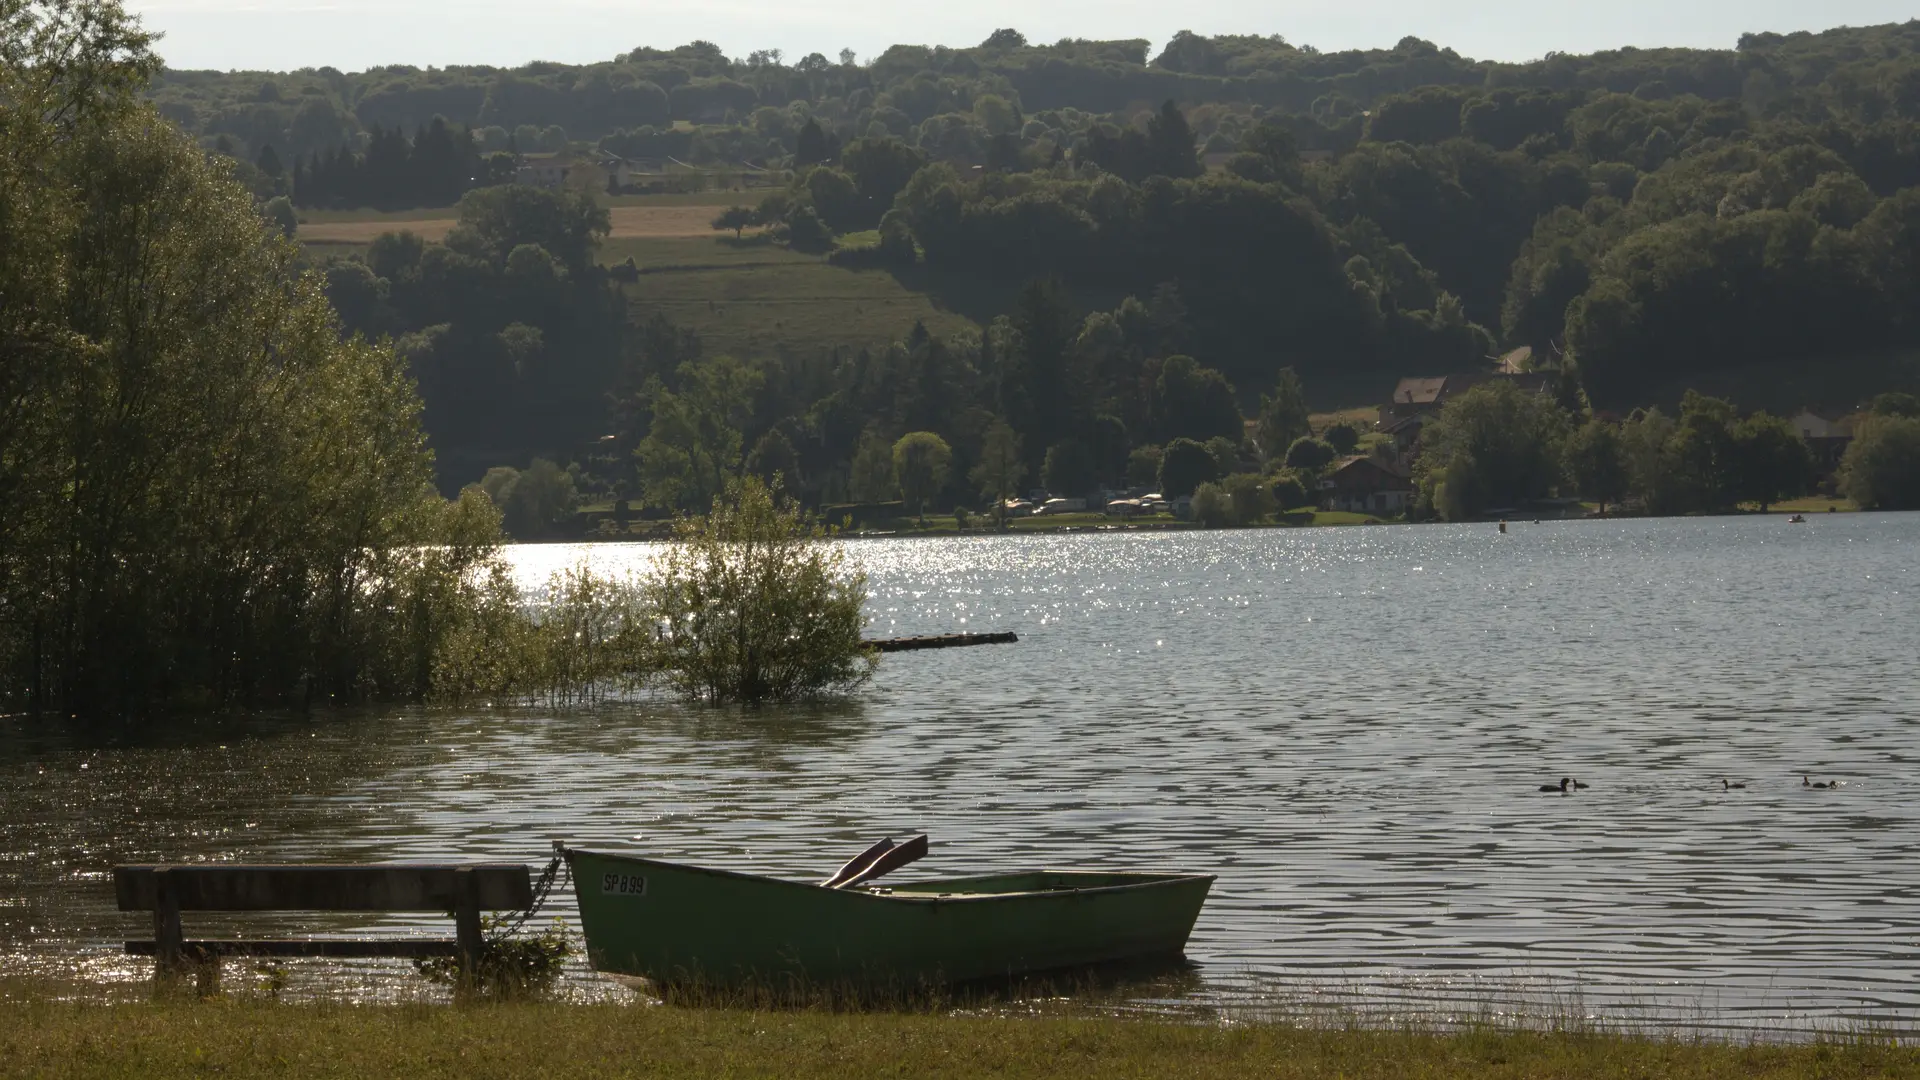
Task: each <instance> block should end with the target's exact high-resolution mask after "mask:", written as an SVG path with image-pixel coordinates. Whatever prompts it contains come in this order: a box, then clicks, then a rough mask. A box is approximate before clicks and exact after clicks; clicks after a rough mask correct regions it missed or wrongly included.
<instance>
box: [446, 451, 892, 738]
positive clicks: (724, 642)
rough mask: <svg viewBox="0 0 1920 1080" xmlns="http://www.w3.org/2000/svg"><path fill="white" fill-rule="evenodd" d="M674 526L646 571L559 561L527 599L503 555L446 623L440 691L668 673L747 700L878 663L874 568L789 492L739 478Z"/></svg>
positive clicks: (812, 686)
mask: <svg viewBox="0 0 1920 1080" xmlns="http://www.w3.org/2000/svg"><path fill="white" fill-rule="evenodd" d="M676 539H677V542H676V543H673V544H669V545H665V546H663V547H662V548H661V549H660V555H659V558H658V559H657V560H655V562H654V564H653V566H652V568H651V570H650V571H649V572H648V573H646V574H644V575H641V576H639V577H637V578H628V579H622V580H616V579H612V578H608V577H605V576H602V575H599V574H596V573H594V572H593V571H592V570H591V569H589V568H587V567H585V566H581V567H576V568H573V569H569V570H563V571H561V572H559V573H557V574H555V575H554V576H553V577H552V579H550V580H549V581H548V583H547V586H546V589H545V595H544V597H541V598H537V601H536V602H532V603H529V602H528V601H527V600H526V599H525V598H523V597H522V596H521V595H520V593H519V591H518V590H517V589H516V588H515V587H514V585H513V583H512V581H511V580H510V579H509V578H508V577H507V575H506V572H505V569H504V567H503V566H500V565H499V564H497V563H496V564H495V565H494V566H493V567H491V573H492V577H491V580H490V582H489V585H488V587H487V589H486V590H485V591H484V597H483V599H482V602H481V603H479V604H477V605H476V606H475V607H474V608H472V609H471V610H470V611H468V612H467V613H466V614H465V617H464V620H463V622H462V623H461V625H460V626H459V627H458V628H457V629H456V630H455V631H454V632H453V633H452V634H450V635H449V640H448V647H447V648H446V649H445V650H444V651H443V653H442V654H441V656H440V658H439V664H438V667H437V669H436V672H435V679H434V686H435V694H436V696H438V697H440V698H442V699H448V700H474V699H482V698H484V699H490V700H502V699H505V700H532V701H542V702H545V703H549V704H562V705H564V704H585V703H591V702H594V701H597V700H600V699H602V698H605V697H608V696H611V695H614V694H619V693H623V692H630V691H635V690H641V689H645V688H648V687H663V688H666V689H669V690H671V691H674V692H676V693H678V694H679V696H681V697H682V698H684V699H686V700H688V701H694V702H700V703H704V704H710V705H749V706H752V705H760V704H764V703H768V702H779V701H798V700H806V699H812V698H819V697H828V696H835V695H840V694H844V693H848V692H850V691H852V690H855V689H857V688H859V687H860V686H861V685H862V684H863V683H865V682H866V681H867V679H868V678H869V677H870V676H871V675H872V673H873V669H874V667H875V665H876V663H877V662H878V654H876V653H874V652H873V651H872V650H871V649H869V648H868V647H867V646H866V645H864V644H863V643H862V642H861V639H860V632H861V628H862V626H863V624H864V616H863V614H862V607H863V605H864V604H865V603H866V578H865V576H864V575H863V574H861V573H859V572H857V571H853V570H850V569H849V568H848V567H847V566H846V563H845V553H844V552H843V551H842V550H841V549H840V548H839V547H837V546H834V545H831V544H828V543H826V542H825V541H826V539H827V534H826V533H825V531H824V530H823V529H821V528H820V527H819V526H817V525H816V524H814V523H813V522H812V521H811V520H810V519H809V518H807V517H806V516H805V515H804V514H802V513H801V511H800V508H799V506H798V505H797V504H796V503H794V502H793V501H792V500H790V499H787V498H784V497H782V496H781V495H780V494H779V493H778V492H777V491H776V490H775V489H773V488H770V487H768V486H767V485H766V484H765V483H763V482H761V481H760V480H758V479H756V478H754V477H748V478H746V479H744V480H739V481H734V482H732V483H731V484H730V485H729V486H728V488H727V491H726V492H725V493H724V494H722V495H716V496H715V497H714V500H713V505H712V509H711V512H710V513H709V514H708V515H706V516H704V517H691V518H687V519H684V520H683V521H682V522H681V523H680V525H679V527H678V531H677V537H676Z"/></svg>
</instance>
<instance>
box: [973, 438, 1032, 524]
mask: <svg viewBox="0 0 1920 1080" xmlns="http://www.w3.org/2000/svg"><path fill="white" fill-rule="evenodd" d="M1025 475H1026V463H1025V461H1023V460H1022V459H1021V456H1020V436H1019V435H1016V434H1015V433H1014V430H1013V429H1012V428H1011V427H1008V426H1007V422H1006V421H1005V420H1002V419H1000V418H999V417H994V419H993V422H992V423H991V424H989V425H987V430H986V433H985V434H984V435H983V436H981V439H980V460H979V461H977V462H975V463H974V466H973V471H972V472H971V473H969V474H968V477H967V478H968V479H969V480H972V481H973V486H974V490H976V491H978V492H979V493H980V494H981V495H983V496H985V497H986V498H989V499H992V500H993V501H994V502H995V503H996V504H998V503H999V502H1001V501H1002V500H1004V499H1006V498H1007V496H1009V495H1012V494H1013V493H1014V492H1015V491H1017V490H1019V487H1020V481H1021V479H1022V478H1023V477H1024V476H1025Z"/></svg>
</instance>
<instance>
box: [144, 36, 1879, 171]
mask: <svg viewBox="0 0 1920 1080" xmlns="http://www.w3.org/2000/svg"><path fill="white" fill-rule="evenodd" d="M1912 36H1913V28H1912V26H1911V25H1909V26H1908V27H1903V28H1899V29H1898V30H1897V31H1894V32H1892V33H1891V34H1890V33H1889V32H1888V31H1887V30H1886V29H1884V28H1882V29H1878V30H1874V29H1869V30H1840V31H1834V32H1831V33H1827V34H1820V35H1810V34H1793V35H1788V36H1784V37H1783V36H1781V35H1776V34H1755V35H1747V36H1745V37H1743V38H1741V40H1740V42H1739V46H1738V48H1736V49H1732V50H1702V49H1631V48H1629V49H1622V50H1618V51H1613V52H1604V53H1596V54H1593V55H1591V56H1573V55H1566V54H1555V55H1552V56H1549V57H1547V58H1545V59H1543V60H1539V61H1534V62H1531V63H1524V64H1500V63H1493V62H1488V61H1475V60H1472V59H1469V58H1466V57H1462V56H1460V55H1459V54H1457V53H1455V52H1454V51H1453V50H1451V49H1446V48H1443V47H1440V46H1438V45H1435V44H1433V43H1431V42H1426V41H1422V40H1420V39H1418V38H1406V39H1404V40H1402V41H1400V42H1399V43H1398V44H1397V45H1395V46H1394V47H1393V48H1391V49H1370V50H1352V51H1347V52H1339V53H1322V52H1320V51H1319V50H1317V49H1314V48H1312V47H1311V46H1309V45H1304V44H1303V45H1294V44H1291V43H1289V42H1287V41H1285V40H1284V39H1282V38H1280V37H1278V36H1270V37H1262V36H1255V35H1227V36H1220V37H1212V38H1207V37H1201V36H1199V35H1195V34H1191V33H1186V32H1182V33H1180V34H1178V35H1176V36H1175V37H1174V38H1173V39H1172V40H1170V41H1169V42H1167V43H1166V45H1165V46H1164V47H1163V48H1161V49H1160V51H1159V52H1158V53H1157V54H1155V53H1154V52H1153V49H1152V46H1151V43H1149V42H1147V41H1144V40H1138V39H1135V40H1120V41H1087V40H1079V39H1074V40H1062V41H1059V42H1056V43H1053V44H1043V43H1035V42H1029V41H1027V40H1026V39H1025V37H1024V36H1023V35H1021V34H1019V33H1018V32H1016V31H1013V30H1001V31H998V32H996V33H994V34H993V35H992V36H990V37H989V38H988V39H987V40H986V41H984V42H982V43H981V44H979V45H977V46H974V47H971V48H946V47H932V48H929V47H924V46H912V45H897V46H894V47H893V48H891V49H888V50H887V51H886V52H884V53H882V54H881V55H880V56H878V57H874V58H872V59H871V60H869V61H868V62H867V63H864V64H861V63H857V62H856V58H855V57H854V56H853V55H852V53H850V52H845V51H843V52H842V53H841V55H840V56H839V57H838V58H837V59H829V58H828V57H826V56H823V55H820V54H818V53H815V54H810V55H808V56H805V57H801V58H797V59H795V60H792V61H788V59H787V58H785V57H783V56H782V55H781V54H780V53H779V52H778V51H777V50H769V51H762V52H755V53H752V54H750V55H748V56H746V57H744V58H729V57H727V56H725V55H724V54H722V53H721V51H720V50H719V49H718V48H716V47H715V46H713V45H711V44H708V43H705V42H694V43H693V44H690V45H685V46H681V47H679V48H674V49H656V48H647V47H642V48H636V49H633V50H631V51H630V52H624V53H621V54H619V55H618V56H616V57H614V58H612V59H610V60H608V61H606V62H603V63H597V64H586V65H567V64H554V63H545V62H542V63H534V64H528V65H525V66H523V67H519V68H514V69H504V68H492V67H469V66H455V67H449V68H438V69H435V68H428V69H420V68H413V67H406V66H390V67H383V68H376V69H372V70H369V71H365V72H358V73H352V74H348V73H343V72H340V71H337V70H335V69H333V68H319V69H308V70H303V71H298V72H291V73H271V72H231V73H221V72H200V71H168V72H165V73H164V74H163V75H162V76H161V78H160V80H159V81H158V82H157V84H156V85H155V87H154V89H153V95H154V97H155V99H156V101H157V102H158V103H159V105H160V106H161V108H162V109H163V111H165V112H166V113H167V115H169V116H171V117H173V118H174V119H175V120H177V121H178V122H180V123H181V124H182V125H183V126H185V127H186V128H187V129H188V130H189V131H192V132H195V133H199V134H203V135H205V136H208V137H212V136H216V135H222V134H224V135H227V136H229V137H230V138H233V139H235V140H238V141H239V142H240V143H242V144H243V146H244V148H245V150H246V153H247V154H248V155H249V156H250V155H251V154H252V153H254V152H257V150H258V148H259V147H260V146H261V145H263V144H267V143H272V144H273V145H275V146H277V147H279V148H280V149H281V151H282V152H283V153H287V152H291V153H292V154H294V155H296V156H304V155H306V154H309V153H312V152H313V151H315V150H323V149H331V148H332V147H334V146H336V145H339V144H340V143H343V142H347V141H350V140H352V139H353V138H354V137H355V136H356V135H358V134H359V133H362V132H366V131H370V130H371V129H372V128H374V127H375V126H380V127H389V128H391V127H402V128H406V129H408V130H412V129H415V128H418V127H420V126H423V125H425V124H428V123H430V122H431V121H432V119H433V118H434V117H435V116H442V117H445V118H447V119H448V120H450V121H452V122H454V123H456V124H463V125H468V126H471V127H473V128H475V129H482V128H494V129H498V130H500V131H501V132H502V133H503V135H502V138H504V133H508V132H516V131H518V132H521V133H522V134H523V136H524V137H522V138H521V139H520V143H521V146H520V149H521V150H522V151H527V150H532V149H535V146H534V145H533V142H534V139H535V138H536V137H537V134H538V133H541V132H544V131H546V130H547V129H549V128H553V127H558V128H560V129H563V130H564V131H565V132H567V133H569V134H571V136H572V137H573V138H574V139H576V140H579V139H589V140H591V139H598V138H601V137H603V136H608V135H613V134H615V133H617V132H635V131H642V130H650V131H661V130H664V129H666V128H669V127H670V126H672V124H673V123H674V122H676V121H682V122H687V123H691V124H695V125H699V126H701V127H703V128H714V129H718V128H720V127H729V128H734V129H737V132H738V135H739V136H740V138H738V139H736V140H734V142H735V145H734V146H733V149H736V150H740V149H745V150H746V151H747V152H749V153H751V154H752V155H753V156H756V157H759V156H769V155H777V154H778V153H781V152H786V153H790V152H792V150H793V148H794V147H793V144H792V139H793V136H794V135H796V134H797V132H798V130H799V128H800V126H801V125H802V124H803V123H804V122H805V119H806V118H808V117H813V118H817V119H818V120H819V121H820V123H821V124H823V125H824V126H826V127H827V128H828V129H829V130H830V131H832V132H833V133H834V134H836V135H837V136H838V137H840V138H842V139H851V138H856V137H859V136H862V135H867V134H874V133H886V134H891V135H894V136H896V137H899V138H902V139H905V140H907V141H909V142H912V143H914V144H915V145H916V146H919V147H920V148H922V149H924V150H928V151H930V152H934V151H937V150H938V148H939V146H940V145H941V144H943V143H944V144H947V145H950V146H953V147H956V148H959V147H963V146H966V145H972V146H973V147H974V149H975V150H976V151H979V150H984V144H985V142H986V140H988V139H989V138H991V137H992V136H994V135H999V134H1002V133H1007V132H1012V133H1017V134H1020V135H1021V136H1023V137H1026V138H1036V137H1047V138H1050V139H1055V140H1063V139H1064V140H1066V141H1067V142H1072V141H1077V140H1078V139H1080V138H1083V137H1085V136H1086V135H1087V134H1088V133H1089V132H1090V131H1091V129H1092V128H1093V127H1094V126H1095V124H1096V122H1097V121H1098V120H1099V119H1100V118H1102V117H1103V116H1104V114H1113V113H1122V114H1129V115H1131V114H1132V113H1135V112H1138V111H1141V110H1143V109H1148V108H1151V107H1153V106H1154V105H1157V104H1158V103H1159V102H1161V101H1165V100H1167V99H1170V98H1171V99H1174V100H1177V101H1179V102H1181V104H1182V105H1183V106H1186V107H1188V108H1189V109H1195V110H1198V111H1197V113H1196V116H1195V126H1196V128H1197V130H1198V131H1199V132H1200V134H1201V136H1202V137H1203V138H1204V139H1206V140H1207V149H1208V150H1232V149H1234V148H1235V144H1236V142H1237V139H1238V137H1239V136H1240V134H1242V133H1244V131H1246V130H1247V129H1249V128H1251V127H1252V126H1254V125H1255V124H1257V122H1258V120H1259V119H1260V118H1262V117H1263V116H1265V115H1267V114H1281V115H1289V116H1299V117H1302V118H1303V120H1310V121H1311V122H1312V123H1311V124H1310V125H1303V126H1306V127H1307V130H1308V131H1309V132H1310V133H1311V135H1310V137H1307V138H1305V139H1304V141H1306V142H1307V143H1308V145H1309V148H1311V149H1342V148H1344V147H1347V146H1351V145H1352V144H1353V143H1354V142H1356V141H1358V139H1359V138H1360V137H1361V136H1362V134H1363V133H1365V132H1367V131H1368V130H1369V129H1371V131H1372V133H1373V135H1374V137H1376V138H1379V139H1381V140H1382V141H1393V140H1396V139H1400V138H1402V137H1404V136H1403V134H1402V132H1401V131H1400V130H1398V129H1399V127H1400V126H1401V125H1413V126H1418V125H1420V124H1421V123H1422V122H1423V120H1424V119H1425V118H1426V117H1429V116H1432V115H1435V114H1436V113H1438V114H1441V115H1442V116H1443V119H1444V116H1445V114H1446V111H1447V110H1446V108H1445V106H1444V105H1443V104H1441V103H1440V102H1438V101H1430V102H1427V103H1424V104H1406V105H1403V106H1402V107H1401V108H1399V109H1397V110H1389V111H1384V112H1383V111H1382V110H1380V109H1377V108H1375V106H1377V105H1379V104H1381V103H1383V102H1385V101H1387V100H1388V99H1389V98H1392V97H1394V96H1395V95H1411V94H1413V93H1414V92H1415V91H1421V90H1423V89H1426V88H1432V89H1437V90H1442V91H1446V92H1450V93H1458V92H1469V93H1485V94H1506V95H1509V97H1510V98H1512V99H1517V100H1519V108H1518V110H1517V111H1516V110H1514V109H1512V108H1509V109H1507V110H1506V116H1505V117H1498V116H1496V115H1495V113H1496V112H1498V111H1499V110H1494V111H1491V112H1487V114H1486V115H1484V116H1482V117H1481V118H1480V120H1479V125H1480V126H1481V127H1482V128H1486V129H1491V128H1493V127H1496V126H1499V125H1500V124H1501V123H1502V122H1503V121H1504V122H1505V123H1507V124H1512V123H1513V122H1514V121H1515V120H1516V119H1517V118H1518V117H1520V116H1521V115H1523V114H1537V113H1540V112H1549V113H1550V112H1551V111H1552V110H1553V108H1554V106H1553V105H1552V104H1551V103H1545V102H1538V101H1532V100H1527V99H1528V98H1529V96H1530V95H1533V94H1547V95H1554V94H1566V93H1583V94H1609V93H1610V94H1631V95H1634V96H1636V97H1638V98H1640V99H1643V100H1663V99H1669V98H1676V97H1689V96H1691V97H1697V98H1700V99H1701V100H1705V101H1730V102H1738V103H1740V104H1741V105H1742V106H1743V107H1752V108H1757V109H1765V110H1779V109H1781V108H1783V107H1784V108H1787V109H1799V108H1802V107H1803V106H1804V105H1805V104H1807V103H1808V101H1809V100H1810V99H1811V100H1812V101H1813V102H1814V103H1816V104H1819V105H1821V106H1828V105H1839V106H1841V107H1843V108H1845V109H1847V110H1861V109H1864V110H1867V111H1872V110H1875V109H1884V108H1887V107H1888V105H1889V103H1890V102H1892V101H1893V100H1895V99H1897V98H1898V97H1899V96H1900V94H1901V89H1900V88H1901V86H1902V85H1903V83H1904V82H1906V81H1908V80H1910V76H1911V71H1912V65H1913V57H1912V51H1913V50H1912ZM1836 71H1838V72H1840V73H1841V74H1843V76H1844V78H1843V79H1842V80H1841V81H1840V82H1839V83H1837V84H1836V82H1835V80H1834V78H1833V76H1834V75H1835V74H1836ZM1442 96H1445V95H1442ZM1202 107H1204V108H1202ZM1368 110H1372V111H1373V112H1374V116H1373V117H1372V118H1371V119H1369V118H1368V117H1367V116H1365V113H1366V112H1367V111H1368ZM1483 111H1484V110H1483ZM1520 123H1521V124H1522V125H1524V124H1525V123H1527V121H1524V120H1521V121H1520ZM1456 126H1457V124H1456ZM1675 134H1678V132H1675ZM1518 142H1519V140H1517V139H1516V140H1514V142H1513V145H1518ZM751 143H757V146H753V145H748V144H751ZM782 145H784V151H782V150H781V149H780V147H781V146H782ZM493 148H496V147H491V146H490V147H489V149H493ZM1063 148H1067V149H1070V146H1066V145H1065V144H1064V143H1063ZM687 149H690V150H693V151H695V152H698V148H695V147H691V146H689V147H687Z"/></svg>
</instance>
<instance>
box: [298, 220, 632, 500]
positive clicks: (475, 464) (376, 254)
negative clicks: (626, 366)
mask: <svg viewBox="0 0 1920 1080" xmlns="http://www.w3.org/2000/svg"><path fill="white" fill-rule="evenodd" d="M458 217H459V225H458V226H457V227H456V228H455V229H454V230H453V231H452V232H450V233H449V234H448V235H447V237H446V240H445V242H443V243H432V244H429V243H425V242H423V241H421V240H420V239H419V238H418V237H416V236H414V235H413V234H411V233H404V232H403V233H388V234H386V235H383V236H381V237H379V238H378V239H376V240H375V241H374V242H373V243H372V244H371V245H369V247H368V250H367V253H366V255H365V256H364V258H359V259H342V260H335V261H332V262H330V263H329V264H328V265H327V266H326V267H324V268H323V272H324V274H325V280H326V284H327V294H328V297H329V298H330V299H331V300H332V302H333V304H334V307H335V309H336V310H337V311H338V312H339V313H340V318H341V321H342V323H343V325H344V327H345V329H346V330H347V331H348V332H350V333H359V334H364V335H367V336H369V337H389V338H392V339H393V340H394V342H395V344H396V345H397V347H398V349H399V352H400V354H401V355H402V356H403V357H404V358H406V360H407V361H408V363H409V364H410V365H411V369H412V372H413V376H414V378H415V379H416V380H417V381H418V383H419V387H420V393H421V396H422V397H423V398H424V399H425V401H426V416H425V425H426V429H427V432H428V434H429V435H430V436H431V437H432V439H433V443H434V445H435V447H436V448H437V449H438V451H439V461H438V464H439V468H440V472H441V475H442V477H443V478H445V479H447V480H448V481H449V484H448V486H449V487H450V488H457V487H458V486H459V484H460V483H464V482H466V481H469V480H473V479H476V478H478V476H479V474H480V471H481V470H482V469H484V468H485V467H486V466H488V465H491V464H494V463H496V462H499V461H507V460H512V459H515V458H523V457H524V456H525V455H526V454H527V453H528V452H529V451H531V450H536V449H543V448H549V447H563V448H564V447H572V446H574V445H576V444H578V443H580V442H581V441H582V440H583V439H587V440H590V439H591V438H592V436H593V435H595V434H598V433H599V430H600V428H601V424H602V418H603V417H605V416H606V415H607V394H608V391H609V388H610V387H611V386H612V385H613V382H614V378H615V376H616V374H617V373H618V365H619V358H620V356H621V352H622V347H623V342H624V340H625V336H626V331H625V319H626V312H625V308H624V306H623V305H622V303H621V300H620V297H619V295H618V294H617V293H616V292H614V291H613V290H612V289H611V288H610V287H609V279H608V274H607V271H606V270H605V269H604V268H603V267H601V266H599V265H597V264H596V263H595V262H594V259H593V253H594V249H595V246H596V245H597V244H598V242H599V240H600V238H601V237H604V236H605V235H606V233H607V231H608V218H607V211H606V210H605V209H604V208H602V207H599V206H597V205H596V204H595V202H594V200H593V198H592V197H591V196H590V195H587V194H584V193H581V192H573V191H548V190H543V189H539V188H533V187H527V186H522V185H513V184H508V185H500V186H495V187H489V188H483V189H480V190H477V191H472V192H469V193H468V194H467V195H465V196H464V197H462V198H461V200H460V203H459V206H458Z"/></svg>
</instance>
